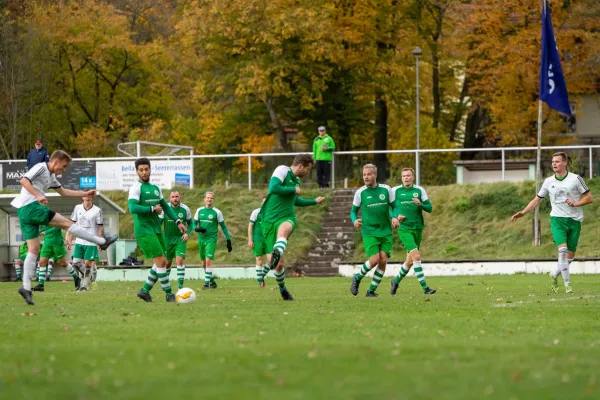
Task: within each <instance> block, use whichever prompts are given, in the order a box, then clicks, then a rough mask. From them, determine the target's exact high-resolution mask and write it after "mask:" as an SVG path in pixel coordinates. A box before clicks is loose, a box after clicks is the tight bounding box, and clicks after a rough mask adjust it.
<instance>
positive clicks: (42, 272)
mask: <svg viewBox="0 0 600 400" xmlns="http://www.w3.org/2000/svg"><path fill="white" fill-rule="evenodd" d="M47 270H48V267H42V266H41V265H40V273H39V274H38V283H39V284H40V285H43V284H44V282H46V273H47Z"/></svg>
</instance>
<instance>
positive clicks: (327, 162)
mask: <svg viewBox="0 0 600 400" xmlns="http://www.w3.org/2000/svg"><path fill="white" fill-rule="evenodd" d="M334 150H335V142H334V141H333V138H332V137H331V136H329V135H328V134H327V131H326V129H325V127H324V126H320V127H319V136H317V137H316V138H315V141H314V142H313V158H314V159H315V160H316V161H317V182H318V183H319V188H321V189H327V188H328V187H329V181H330V179H331V158H332V157H333V154H332V152H333V151H334Z"/></svg>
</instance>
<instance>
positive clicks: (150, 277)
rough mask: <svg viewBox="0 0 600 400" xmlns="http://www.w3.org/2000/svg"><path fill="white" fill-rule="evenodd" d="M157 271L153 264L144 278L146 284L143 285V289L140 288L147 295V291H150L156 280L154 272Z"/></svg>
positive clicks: (156, 274)
mask: <svg viewBox="0 0 600 400" xmlns="http://www.w3.org/2000/svg"><path fill="white" fill-rule="evenodd" d="M157 269H158V267H157V266H156V264H154V265H153V266H152V268H150V272H149V273H148V277H147V278H146V282H145V283H144V287H143V288H142V290H143V291H144V292H146V293H148V292H149V291H151V290H152V288H153V287H154V284H155V283H156V281H157V280H158V273H157V272H156V270H157Z"/></svg>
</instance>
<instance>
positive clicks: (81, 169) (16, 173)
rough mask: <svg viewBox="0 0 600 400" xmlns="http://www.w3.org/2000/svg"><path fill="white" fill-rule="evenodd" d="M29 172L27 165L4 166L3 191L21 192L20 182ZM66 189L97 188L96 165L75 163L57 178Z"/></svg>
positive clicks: (84, 162) (21, 163) (19, 163)
mask: <svg viewBox="0 0 600 400" xmlns="http://www.w3.org/2000/svg"><path fill="white" fill-rule="evenodd" d="M25 172H27V164H26V163H24V162H15V163H12V164H8V163H6V164H3V165H2V189H7V190H16V191H18V190H21V184H20V183H19V181H20V180H21V178H22V177H23V174H25ZM56 178H57V179H58V181H59V182H60V183H61V185H63V186H64V187H66V188H68V189H73V190H80V189H94V188H95V187H96V182H95V181H96V163H95V162H92V161H91V162H87V161H73V162H72V163H71V164H70V165H69V168H68V169H67V171H66V172H65V173H63V174H62V175H59V176H57V177H56Z"/></svg>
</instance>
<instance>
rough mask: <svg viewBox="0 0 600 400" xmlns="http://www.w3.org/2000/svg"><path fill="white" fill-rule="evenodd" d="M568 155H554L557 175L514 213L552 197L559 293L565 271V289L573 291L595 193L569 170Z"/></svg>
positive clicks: (553, 275)
mask: <svg viewBox="0 0 600 400" xmlns="http://www.w3.org/2000/svg"><path fill="white" fill-rule="evenodd" d="M567 163H568V157H567V154H566V153H563V152H559V153H554V154H553V155H552V170H553V171H554V175H553V176H551V177H549V178H546V180H544V183H543V184H542V187H541V188H540V191H539V192H538V194H537V196H536V197H535V198H534V199H533V200H531V202H530V203H529V204H528V205H527V207H525V208H524V209H523V210H522V211H519V212H517V213H516V214H515V215H513V216H512V218H511V221H516V220H517V219H519V218H521V217H522V216H524V215H525V214H527V213H528V212H530V211H531V210H534V209H535V208H536V207H537V206H538V205H539V204H540V203H541V202H542V199H544V198H545V197H547V196H548V197H549V198H550V206H551V207H552V210H551V211H550V229H551V230H552V237H553V238H554V243H556V245H557V246H558V265H557V267H556V270H555V271H554V272H551V273H550V277H551V278H552V286H551V289H552V291H553V292H554V293H558V291H559V288H558V281H557V278H558V275H560V274H562V277H563V281H564V284H565V292H566V293H572V292H573V288H572V286H571V278H570V275H569V264H570V263H571V262H572V261H573V259H574V258H575V251H576V250H577V242H578V241H579V233H580V231H581V221H583V210H582V209H581V207H583V206H585V205H586V204H591V203H592V194H591V193H590V190H589V189H588V187H587V185H586V184H585V182H584V180H583V178H581V177H580V176H579V175H577V174H574V173H571V172H568V171H567Z"/></svg>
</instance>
